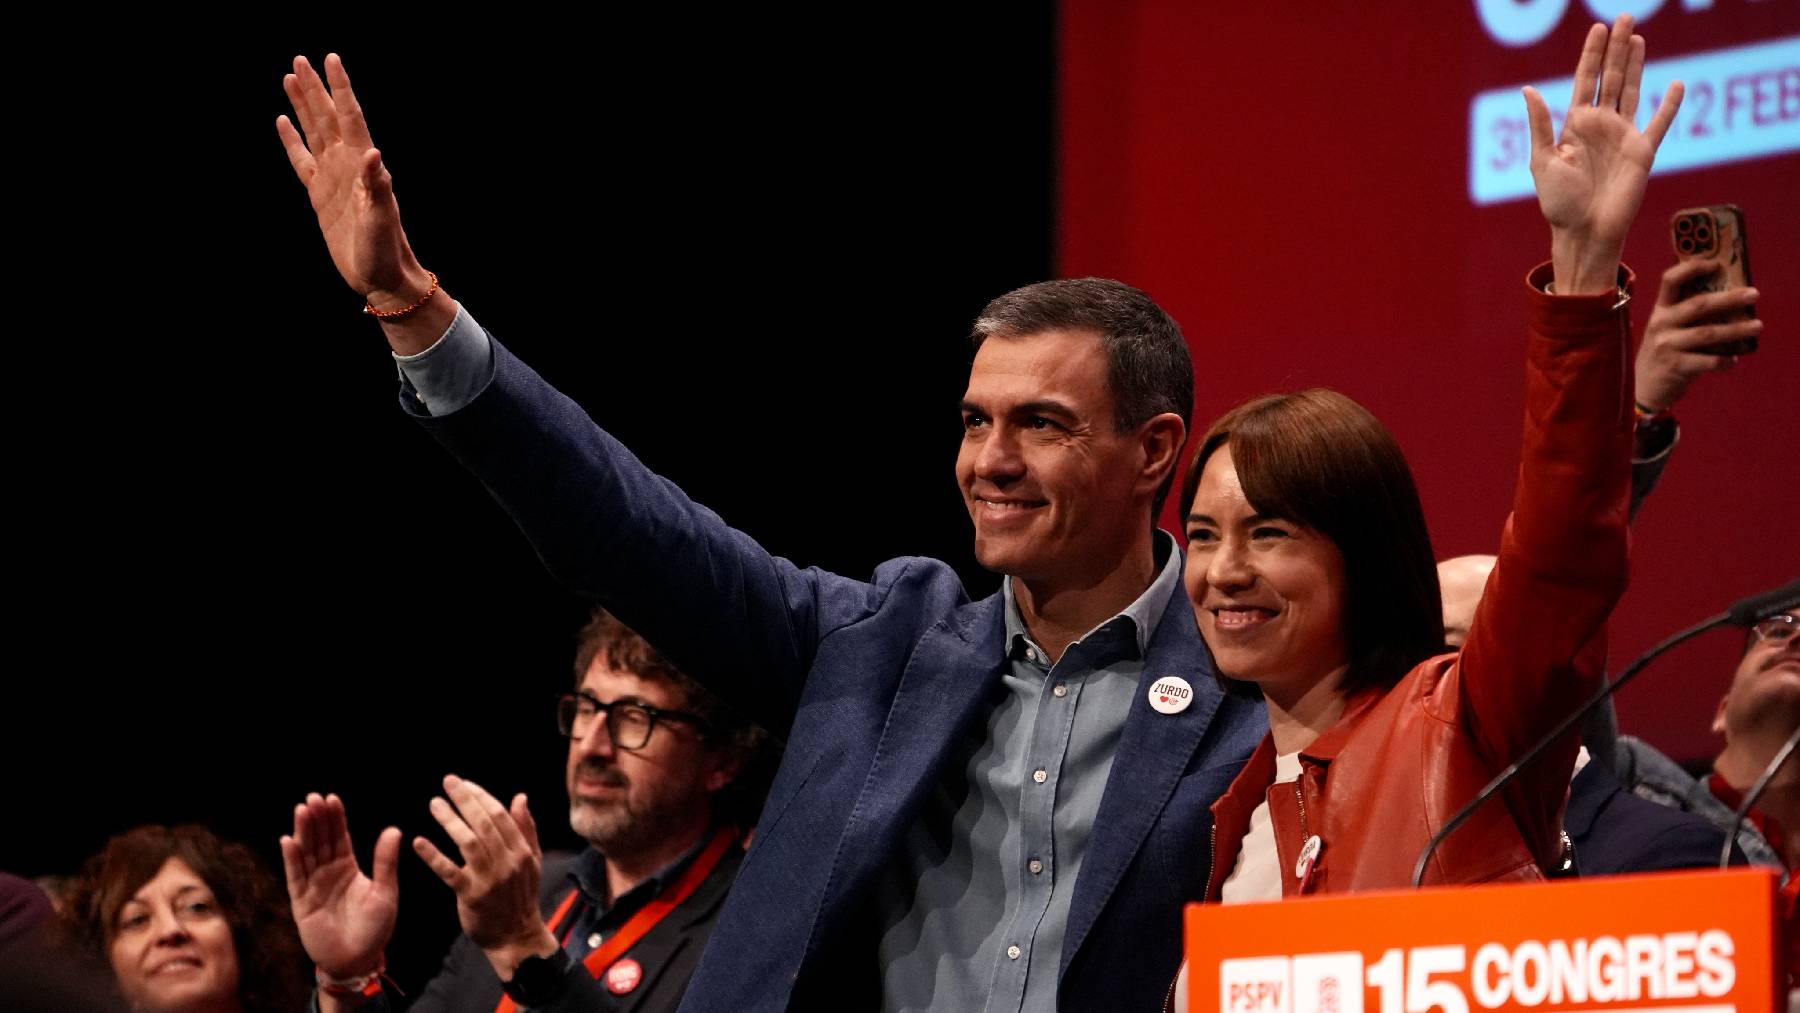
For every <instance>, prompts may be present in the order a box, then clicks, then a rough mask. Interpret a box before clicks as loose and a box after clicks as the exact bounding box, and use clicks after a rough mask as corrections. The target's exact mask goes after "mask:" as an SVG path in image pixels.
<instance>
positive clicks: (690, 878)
mask: <svg viewBox="0 0 1800 1013" xmlns="http://www.w3.org/2000/svg"><path fill="white" fill-rule="evenodd" d="M737 840H738V830H737V828H736V827H720V828H719V829H718V830H717V831H715V832H714V833H713V836H712V840H711V841H708V842H707V845H706V850H704V851H702V852H700V855H699V857H697V858H695V859H694V863H693V864H692V865H690V866H688V867H687V871H686V872H683V873H682V874H681V878H679V879H677V880H676V881H675V882H673V883H671V884H669V885H668V886H667V887H666V888H664V889H663V891H662V892H661V893H659V894H657V895H656V897H655V898H653V899H652V900H651V901H650V903H648V904H645V905H644V906H643V907H642V908H639V909H638V913H637V914H634V915H632V916H631V917H630V918H629V919H628V920H626V922H625V924H624V925H622V926H620V928H619V931H618V932H615V933H613V937H612V938H611V939H608V940H607V941H606V945H604V946H602V947H600V948H599V949H597V950H595V951H594V952H592V953H590V954H588V955H587V959H585V960H583V961H582V964H583V966H585V967H586V968H587V969H588V973H589V974H591V975H593V976H594V978H595V979H598V978H599V977H600V975H601V974H602V973H603V972H604V971H605V970H606V969H607V968H608V967H611V966H612V965H613V963H614V962H615V961H617V960H618V959H619V958H620V957H623V956H624V955H625V954H626V952H627V951H629V950H630V949H631V948H632V947H633V946H635V945H637V941H638V940H640V939H642V938H644V936H645V935H647V934H648V933H649V932H650V930H651V929H653V928H655V927H656V923H657V922H660V921H662V920H663V918H665V917H667V916H668V914H669V912H671V911H673V910H675V909H676V908H678V907H680V906H681V902H682V901H685V900H687V899H688V898H689V897H690V896H692V895H693V893H694V891H695V890H698V889H700V884H701V883H704V882H706V877H708V876H710V875H712V871H713V869H714V868H715V867H717V866H718V864H719V860H720V859H722V858H724V857H725V852H726V850H727V849H728V848H730V847H731V846H732V845H734V844H736V843H737ZM580 893H581V891H580V890H570V891H569V895H568V896H567V897H564V898H563V899H562V903H560V904H558V905H557V906H556V911H555V912H554V913H552V914H551V915H550V921H549V923H548V925H549V929H550V933H551V934H552V935H555V934H556V929H557V926H559V925H561V924H562V920H563V919H564V918H566V917H568V914H569V909H571V908H573V907H574V906H575V898H576V897H577V896H579V895H580ZM494 1013H518V1006H517V1005H516V1004H514V1002H513V1001H512V997H511V996H501V997H500V1005H499V1006H496V1007H495V1008H494Z"/></svg>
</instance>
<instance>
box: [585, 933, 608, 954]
mask: <svg viewBox="0 0 1800 1013" xmlns="http://www.w3.org/2000/svg"><path fill="white" fill-rule="evenodd" d="M602 942H605V940H603V939H601V938H600V933H598V932H596V933H594V934H593V935H591V936H589V937H588V949H590V950H597V949H599V948H600V944H601V943H602Z"/></svg>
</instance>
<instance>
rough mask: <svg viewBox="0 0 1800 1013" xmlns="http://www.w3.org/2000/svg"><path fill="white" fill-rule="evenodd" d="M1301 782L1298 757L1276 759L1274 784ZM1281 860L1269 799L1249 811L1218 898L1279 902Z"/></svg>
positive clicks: (1182, 1006) (1183, 1002) (1180, 988)
mask: <svg viewBox="0 0 1800 1013" xmlns="http://www.w3.org/2000/svg"><path fill="white" fill-rule="evenodd" d="M1298 780H1300V754H1299V753H1289V754H1287V755H1286V756H1282V755H1281V754H1279V753H1277V754H1276V756H1275V781H1274V783H1275V784H1292V783H1294V782H1295V781H1298ZM1280 864H1281V860H1280V859H1279V858H1278V857H1277V856H1276V854H1275V827H1274V825H1273V824H1272V823H1270V821H1269V796H1268V793H1267V792H1264V793H1263V800H1262V802H1261V803H1260V804H1258V805H1257V807H1256V808H1255V809H1253V810H1251V812H1250V829H1249V830H1248V831H1246V832H1245V833H1244V843H1243V845H1242V846H1241V847H1239V848H1238V856H1237V863H1236V864H1235V865H1233V866H1232V867H1231V875H1229V876H1227V877H1225V885H1224V887H1222V888H1221V890H1220V897H1221V900H1222V902H1223V903H1226V904H1246V903H1249V902H1251V901H1259V900H1280V899H1281V868H1280ZM1187 993H1188V967H1187V961H1185V960H1184V961H1182V962H1181V973H1180V974H1179V975H1177V976H1176V978H1175V1013H1187V1008H1188V1002H1187Z"/></svg>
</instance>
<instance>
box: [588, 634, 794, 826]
mask: <svg viewBox="0 0 1800 1013" xmlns="http://www.w3.org/2000/svg"><path fill="white" fill-rule="evenodd" d="M595 658H600V659H601V660H603V661H605V662H606V667H608V668H610V669H612V670H614V671H616V672H629V673H630V674H632V675H635V676H637V677H638V678H640V679H648V680H650V681H653V682H660V683H663V684H664V685H667V686H670V687H673V688H674V689H675V690H676V692H677V693H679V694H680V696H681V699H682V704H681V709H683V710H689V711H692V712H694V713H695V714H696V715H698V716H699V717H700V719H701V720H702V721H705V722H706V725H707V729H708V730H707V732H706V733H705V738H706V742H707V743H708V744H709V745H710V746H712V747H713V748H714V749H720V750H723V751H725V752H726V753H729V754H731V755H732V756H734V757H735V758H736V759H737V761H738V763H739V767H738V774H737V776H736V777H735V778H733V779H732V781H731V783H730V784H729V785H726V786H725V787H724V788H723V789H721V790H720V791H719V792H718V794H716V795H714V796H713V817H714V818H715V819H716V820H718V821H720V822H722V823H723V822H728V823H735V824H737V825H739V826H742V827H750V826H753V825H755V823H756V819H757V817H758V815H760V814H761V812H762V804H763V800H764V798H765V797H766V796H767V795H768V793H769V784H770V782H771V780H772V779H773V778H774V775H775V767H776V765H777V764H778V763H779V762H780V759H781V751H780V748H779V747H778V746H777V745H776V744H775V743H774V740H773V739H771V738H770V736H769V733H768V732H766V731H764V730H763V729H762V727H761V726H760V725H757V724H755V723H753V722H751V721H750V720H749V719H747V718H745V717H744V716H743V715H741V714H739V713H738V712H737V711H736V710H734V709H733V708H732V707H730V706H729V705H727V704H726V703H725V702H724V701H723V700H720V699H719V698H718V697H717V696H715V695H714V694H713V693H712V691H711V690H709V689H707V688H706V687H705V686H702V685H700V684H699V683H697V682H695V681H694V680H693V679H690V678H688V677H687V675H686V674H685V673H683V672H682V671H681V669H679V668H676V667H675V666H674V665H673V664H671V663H670V661H669V659H667V658H665V657H663V656H662V654H661V652H659V651H657V649H656V648H654V647H652V646H650V642H649V641H647V640H645V639H644V638H643V637H640V636H638V634H637V633H636V631H634V630H632V629H631V627H629V626H626V625H625V624H624V623H622V622H620V621H619V620H618V619H617V618H615V617H614V616H613V614H612V613H611V612H608V611H606V610H605V609H603V608H596V609H594V613H593V615H591V616H589V617H588V621H587V625H585V626H583V627H582V628H581V632H580V633H579V634H577V635H576V639H575V686H576V688H577V689H579V688H580V687H581V682H582V680H583V679H585V678H587V671H588V668H589V666H591V665H592V664H593V663H594V659H595Z"/></svg>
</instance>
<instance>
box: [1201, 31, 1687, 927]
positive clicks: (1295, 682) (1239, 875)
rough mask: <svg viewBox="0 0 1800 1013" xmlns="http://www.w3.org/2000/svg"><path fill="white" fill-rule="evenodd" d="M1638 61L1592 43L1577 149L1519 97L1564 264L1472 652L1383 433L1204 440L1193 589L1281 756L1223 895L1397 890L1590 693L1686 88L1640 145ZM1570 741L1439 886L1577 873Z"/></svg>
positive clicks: (1217, 431) (1536, 319)
mask: <svg viewBox="0 0 1800 1013" xmlns="http://www.w3.org/2000/svg"><path fill="white" fill-rule="evenodd" d="M1643 62H1644V43H1643V39H1642V38H1641V37H1639V36H1636V35H1633V34H1632V25H1631V19H1630V18H1629V17H1621V18H1620V19H1619V20H1618V22H1617V23H1615V24H1614V26H1613V27H1612V29H1611V30H1610V32H1609V31H1608V29H1607V28H1606V26H1604V25H1595V26H1594V27H1593V29H1591V30H1590V32H1589V34H1588V37H1587V41H1586V45H1585V48H1584V49H1583V52H1582V55H1581V60H1580V64H1579V66H1578V67H1577V69H1576V73H1575V95H1576V96H1577V99H1576V101H1575V103H1574V105H1573V106H1572V107H1571V108H1570V110H1569V113H1568V117H1567V120H1566V121H1565V124H1564V126H1563V130H1562V136H1561V138H1560V139H1555V140H1553V137H1552V125H1551V122H1550V115H1549V110H1548V108H1547V107H1546V106H1545V103H1544V100H1543V98H1542V97H1541V96H1540V95H1538V94H1537V92H1536V91H1535V90H1532V89H1526V105H1527V109H1528V114H1529V119H1530V124H1531V138H1532V158H1531V169H1532V175H1533V178H1534V179H1535V180H1536V184H1537V193H1538V202H1539V205H1540V207H1541V209H1542V210H1543V213H1544V217H1545V219H1546V220H1547V221H1548V223H1549V224H1550V227H1551V236H1552V242H1551V260H1550V263H1548V264H1546V265H1543V266H1540V267H1539V268H1537V269H1536V270H1534V271H1532V272H1531V274H1530V275H1529V277H1528V278H1527V300H1528V303H1529V314H1528V317H1529V340H1528V343H1527V349H1526V361H1527V371H1526V411H1525V439H1524V460H1523V464H1522V466H1521V468H1520V473H1519V484H1518V488H1517V491H1516V493H1515V498H1514V502H1513V509H1512V515H1511V517H1510V518H1509V519H1508V521H1507V525H1506V530H1505V533H1504V535H1503V537H1502V541H1501V547H1500V553H1499V563H1498V565H1497V566H1496V567H1495V571H1494V574H1493V577H1492V579H1491V580H1490V581H1489V584H1488V588H1487V591H1486V594H1485V595H1484V597H1483V599H1482V602H1481V606H1480V610H1479V611H1478V612H1477V614H1476V617H1475V620H1474V624H1473V629H1472V630H1471V632H1470V635H1469V639H1468V642H1467V643H1466V645H1465V646H1464V647H1463V649H1462V651H1461V652H1460V653H1459V654H1442V653H1441V652H1442V651H1443V620H1442V614H1441V611H1440V607H1439V600H1438V587H1437V578H1436V574H1435V571H1434V559H1433V553H1432V551H1431V543H1430V540H1429V538H1428V537H1427V535H1426V531H1425V521H1424V515H1423V511H1422V510H1421V508H1420V506H1419V498H1418V494H1417V492H1416V490H1415V489H1414V486H1413V481H1412V476H1411V473H1410V472H1409V471H1408V469H1407V466H1406V462H1405V460H1404V458H1403V457H1402V456H1401V454H1400V450H1399V448H1398V447H1397V446H1396V445H1395V443H1394V440H1393V438H1392V437H1391V436H1390V435H1389V434H1388V432H1387V430H1386V429H1385V428H1383V427H1382V425H1381V424H1380V423H1379V422H1377V421H1376V420H1375V418H1374V417H1373V416H1371V415H1370V414H1369V413H1368V412H1367V411H1365V410H1363V409H1362V408H1361V407H1360V406H1358V405H1356V404H1355V403H1354V402H1352V401H1351V400H1350V399H1348V398H1346V397H1344V396H1342V395H1340V394H1336V393H1334V392H1331V391H1321V390H1315V391H1306V392H1303V393H1300V394H1292V395H1275V396H1271V397H1265V398H1259V399H1257V400H1255V401H1251V402H1249V403H1247V404H1245V405H1242V406H1240V407H1239V408H1237V409H1235V410H1233V411H1232V412H1230V413H1228V414H1227V415H1226V416H1225V417H1224V418H1222V419H1220V420H1219V421H1218V422H1217V423H1215V424H1214V425H1213V426H1212V428H1211V430H1210V431H1209V432H1208V433H1207V434H1206V436H1205V437H1204V438H1203V439H1202V440H1201V442H1200V445H1199V450H1198V452H1197V454H1196V456H1195V459H1194V465H1193V467H1192V468H1191V469H1190V471H1189V475H1188V479H1187V483H1186V485H1185V487H1184V490H1183V500H1182V502H1183V503H1184V504H1185V505H1186V506H1187V511H1186V529H1187V570H1186V584H1187V590H1188V594H1189V596H1190V597H1191V598H1192V599H1193V602H1194V614H1195V616H1196V618H1197V619H1198V620H1199V624H1200V630H1201V633H1202V634H1203V635H1204V637H1205V639H1206V643H1207V645H1208V647H1210V648H1211V650H1212V653H1213V657H1214V659H1215V662H1216V665H1217V668H1218V671H1219V672H1220V673H1221V674H1222V676H1224V677H1225V678H1226V681H1227V683H1228V684H1229V686H1230V687H1231V688H1232V689H1234V690H1236V691H1240V692H1250V693H1256V694H1259V695H1261V697H1262V698H1263V699H1264V700H1265V701H1266V702H1267V705H1268V712H1269V726H1270V732H1269V736H1268V737H1267V738H1265V739H1264V741H1263V743H1262V745H1261V747H1260V748H1259V749H1258V750H1257V751H1256V753H1255V754H1254V755H1253V756H1252V757H1251V759H1250V762H1249V763H1248V765H1247V766H1246V767H1245V769H1244V770H1243V772H1242V773H1241V774H1240V775H1239V776H1238V778H1237V780H1236V781H1235V782H1234V784H1233V785H1232V787H1231V789H1230V791H1228V792H1227V794H1226V795H1225V796H1224V797H1222V798H1220V799H1219V801H1218V802H1217V803H1216V804H1215V805H1214V807H1213V811H1214V818H1215V835H1214V838H1215V843H1214V848H1213V856H1212V869H1213V872H1212V878H1211V880H1210V881H1209V884H1208V889H1207V899H1209V900H1221V899H1222V900H1224V901H1226V902H1234V901H1245V900H1268V899H1276V898H1279V897H1284V896H1291V895H1294V894H1305V893H1342V892H1346V891H1351V890H1369V889H1379V888H1403V887H1406V886H1407V885H1408V884H1409V883H1410V881H1411V873H1412V868H1413V864H1414V863H1415V862H1416V861H1417V859H1418V857H1419V855H1420V852H1421V851H1422V850H1423V848H1424V847H1425V845H1426V843H1427V841H1429V840H1430V838H1431V836H1432V834H1433V833H1435V832H1436V831H1437V830H1439V829H1440V828H1441V827H1442V826H1443V825H1444V822H1445V820H1447V819H1448V818H1449V817H1450V816H1451V814H1453V813H1454V812H1455V811H1456V810H1457V809H1458V808H1460V807H1461V806H1462V805H1463V804H1465V803H1466V802H1468V801H1469V800H1470V799H1471V798H1472V797H1473V796H1474V795H1475V793H1476V792H1477V791H1478V790H1479V789H1480V788H1481V786H1482V785H1483V784H1485V783H1486V782H1487V781H1488V780H1489V779H1490V778H1491V777H1492V776H1493V775H1494V774H1495V773H1496V772H1498V771H1499V770H1500V769H1501V768H1503V767H1504V766H1506V765H1507V764H1508V763H1509V762H1511V761H1512V760H1514V759H1516V758H1517V757H1518V756H1519V754H1520V753H1521V752H1522V751H1524V750H1525V748H1526V747H1527V746H1528V745H1529V744H1530V743H1532V742H1533V741H1534V740H1536V739H1537V738H1539V737H1540V736H1542V735H1543V734H1544V733H1545V732H1546V731H1548V730H1549V728H1550V727H1552V726H1553V725H1554V724H1555V723H1556V722H1557V721H1558V720H1560V719H1561V718H1563V717H1564V716H1565V715H1567V714H1568V713H1569V712H1570V711H1571V710H1572V709H1573V708H1574V707H1575V706H1577V704H1578V703H1579V701H1581V700H1582V699H1584V698H1585V697H1587V696H1589V695H1590V694H1591V693H1592V692H1593V691H1594V690H1595V689H1596V688H1597V687H1598V685H1599V682H1600V680H1601V679H1602V678H1603V675H1602V665H1603V661H1604V658H1603V650H1604V644H1603V640H1604V624H1605V620H1606V618H1607V615H1608V613H1609V612H1610V611H1611V610H1612V608H1613V605H1614V603H1615V602H1616V601H1617V600H1618V598H1619V596H1620V594H1621V593H1622V592H1623V590H1624V587H1625V571H1626V527H1625V525H1626V499H1627V494H1628V491H1629V484H1630V481H1629V474H1628V468H1629V461H1630V456H1631V454H1630V440H1631V430H1632V407H1631V405H1632V398H1631V387H1630V378H1629V372H1628V367H1629V359H1628V357H1627V351H1628V350H1627V344H1628V333H1627V332H1628V320H1627V317H1626V312H1625V309H1624V305H1625V301H1626V299H1627V292H1628V288H1629V280H1630V278H1629V274H1628V272H1625V271H1624V270H1623V269H1622V267H1621V265H1620V263H1619V257H1620V253H1621V251H1622V249H1623V246H1624V241H1625V235H1626V231H1627V229H1628V227H1629V226H1630V224H1631V220H1632V218H1633V217H1634V216H1635V214H1636V213H1637V209H1638V205H1639V202H1640V201H1641V199H1642V197H1643V191H1644V184H1645V180H1646V178H1647V177H1648V175H1649V172H1650V165H1651V160H1652V157H1653V155H1654V153H1655V150H1656V147H1657V145H1658V143H1659V142H1660V141H1661V139H1662V136H1663V134H1664V132H1665V131H1667V129H1668V126H1669V122H1670V121H1671V120H1672V119H1673V117H1674V114H1675V110H1676V108H1677V107H1678V106H1679V105H1680V99H1681V88H1680V85H1679V84H1676V85H1672V86H1671V87H1670V89H1669V94H1668V95H1667V97H1666V98H1665V99H1664V100H1663V101H1662V103H1661V104H1660V107H1659V108H1658V109H1657V110H1656V112H1655V115H1654V116H1653V117H1652V118H1651V120H1650V122H1649V124H1648V126H1647V127H1646V128H1645V129H1644V130H1643V131H1641V132H1640V131H1639V130H1638V129H1637V128H1636V126H1635V125H1634V115H1635V113H1636V111H1637V106H1638V87H1639V83H1640V81H1641V78H1642V75H1643ZM1575 751H1576V742H1575V741H1574V738H1573V737H1572V736H1571V737H1570V738H1569V740H1568V741H1566V742H1563V743H1561V744H1560V747H1559V748H1556V749H1553V750H1552V751H1551V754H1550V755H1547V756H1545V757H1543V758H1542V759H1541V760H1540V761H1539V762H1538V763H1537V764H1535V765H1534V767H1532V768H1531V769H1529V770H1528V771H1527V772H1526V773H1525V776H1523V777H1521V778H1519V779H1518V780H1516V781H1515V782H1513V784H1512V786H1511V787H1510V788H1509V789H1508V791H1507V793H1506V794H1505V795H1504V796H1503V798H1502V799H1498V800H1495V802H1494V803H1491V804H1489V805H1488V806H1486V807H1485V808H1484V809H1482V810H1480V811H1479V812H1478V813H1477V815H1476V816H1475V817H1474V818H1473V819H1472V820H1471V821H1470V822H1469V823H1468V824H1466V825H1465V826H1463V827H1462V828H1461V829H1459V830H1457V831H1456V832H1455V833H1454V834H1452V835H1451V836H1450V837H1449V838H1448V839H1447V840H1446V841H1445V842H1444V844H1443V845H1442V846H1441V847H1440V848H1439V849H1438V850H1437V851H1436V853H1435V854H1434V856H1433V859H1432V861H1431V864H1430V865H1429V867H1428V869H1427V872H1426V876H1425V882H1426V883H1428V884H1444V883H1478V882H1488V881H1494V880H1507V879H1535V878H1539V877H1541V876H1542V875H1543V870H1544V869H1545V868H1547V867H1550V866H1551V864H1552V863H1554V862H1556V861H1557V860H1558V858H1559V855H1560V851H1561V834H1560V825H1561V809H1562V802H1563V798H1564V796H1565V789H1566V787H1567V784H1568V780H1569V775H1570V771H1571V769H1572V767H1573V764H1574V756H1575Z"/></svg>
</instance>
